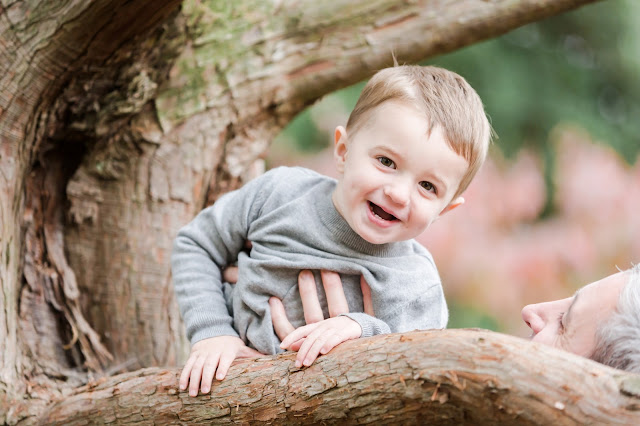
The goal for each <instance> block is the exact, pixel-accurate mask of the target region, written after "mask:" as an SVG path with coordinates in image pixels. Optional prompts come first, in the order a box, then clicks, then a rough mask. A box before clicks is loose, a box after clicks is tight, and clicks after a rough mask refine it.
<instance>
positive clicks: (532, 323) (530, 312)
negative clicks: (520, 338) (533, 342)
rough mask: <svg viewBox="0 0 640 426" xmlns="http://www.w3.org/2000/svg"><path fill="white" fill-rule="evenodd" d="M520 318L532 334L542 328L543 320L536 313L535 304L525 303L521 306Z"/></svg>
mask: <svg viewBox="0 0 640 426" xmlns="http://www.w3.org/2000/svg"><path fill="white" fill-rule="evenodd" d="M522 319H523V320H524V322H525V323H527V325H528V326H529V328H531V331H533V335H534V336H535V335H536V334H538V333H539V332H540V330H542V329H543V328H544V320H543V319H542V317H541V316H540V315H539V314H538V312H537V310H536V305H527V306H525V307H524V308H522Z"/></svg>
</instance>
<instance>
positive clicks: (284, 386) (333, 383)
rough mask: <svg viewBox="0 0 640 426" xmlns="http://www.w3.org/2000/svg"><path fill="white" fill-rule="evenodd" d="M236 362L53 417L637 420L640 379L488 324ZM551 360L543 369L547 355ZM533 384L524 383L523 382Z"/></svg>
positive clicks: (79, 402)
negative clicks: (196, 388) (192, 389)
mask: <svg viewBox="0 0 640 426" xmlns="http://www.w3.org/2000/svg"><path fill="white" fill-rule="evenodd" d="M294 359H295V354H285V355H280V356H278V357H268V358H262V359H257V360H240V361H236V363H235V364H234V366H233V367H232V368H231V370H230V372H229V376H228V377H227V378H226V379H225V380H224V381H222V382H218V384H216V385H215V386H214V387H213V390H212V393H211V394H210V395H200V396H199V397H197V398H191V397H189V396H188V395H187V394H186V393H178V392H177V391H176V386H177V381H178V375H179V371H178V370H163V369H158V368H150V369H145V370H142V371H138V372H135V373H126V374H123V375H121V376H116V377H112V378H109V379H106V380H104V381H101V382H96V383H91V384H89V385H87V386H85V387H83V388H80V389H77V390H76V391H75V392H74V393H73V394H72V395H69V396H67V397H66V398H65V399H64V400H63V401H60V402H58V403H56V404H54V405H53V406H52V407H51V408H50V410H49V411H48V413H46V415H45V417H43V419H42V420H43V421H44V422H46V423H47V424H49V423H51V424H66V425H73V424H85V422H86V419H96V418H100V419H104V420H105V421H117V422H118V423H120V424H129V423H144V424H153V423H155V424H184V423H188V424H211V423H212V422H215V423H216V424H237V423H240V424H264V423H302V422H304V423H312V424H340V425H342V424H441V425H462V424H469V425H485V424H486V425H495V424H519V425H528V424H537V425H583V424H640V376H631V375H627V376H625V375H620V374H619V373H620V372H619V371H617V370H613V369H611V368H608V367H604V366H602V365H599V364H596V363H594V362H592V361H589V360H586V359H584V358H580V357H578V356H574V355H570V354H566V353H563V352H560V351H558V350H555V349H552V348H548V347H545V346H541V345H538V344H533V343H530V342H527V341H524V340H522V339H518V338H515V337H511V336H505V335H501V334H497V333H492V332H489V331H482V330H447V331H421V332H412V333H405V334H396V335H387V336H377V337H374V338H370V339H360V340H356V341H352V342H348V343H345V344H343V345H340V346H339V347H337V348H336V349H335V350H333V351H332V352H331V353H329V354H328V355H326V356H323V357H320V358H319V359H318V360H317V361H316V363H315V364H314V365H312V366H311V367H309V368H305V369H298V368H295V367H294V365H293V363H294ZM541 360H544V365H543V363H542V362H541ZM524 384H526V386H523V385H524Z"/></svg>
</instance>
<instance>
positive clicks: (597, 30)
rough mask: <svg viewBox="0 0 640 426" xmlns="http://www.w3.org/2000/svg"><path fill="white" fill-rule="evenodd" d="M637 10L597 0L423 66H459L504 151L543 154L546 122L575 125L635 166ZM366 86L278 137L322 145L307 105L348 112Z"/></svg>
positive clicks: (639, 126) (331, 99) (630, 1)
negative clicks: (532, 150) (527, 148)
mask: <svg viewBox="0 0 640 426" xmlns="http://www.w3.org/2000/svg"><path fill="white" fill-rule="evenodd" d="M639 15H640V4H638V2H637V1H634V0H619V1H617V2H607V3H596V4H593V5H590V6H588V7H583V8H581V9H579V10H576V11H573V12H570V13H565V14H563V15H560V16H556V17H553V18H549V19H546V20H543V21H540V22H536V23H533V24H529V25H526V26H524V27H521V28H519V29H517V30H514V31H512V32H511V33H509V34H507V35H505V36H502V37H499V38H496V39H492V40H490V41H487V42H484V43H479V44H475V45H472V46H470V47H467V48H464V49H460V50H458V51H456V52H454V53H451V54H448V55H444V56H441V57H439V58H435V59H433V60H430V61H428V62H427V63H429V64H434V65H439V66H443V67H445V68H447V69H451V70H453V71H456V72H458V73H459V74H461V75H463V76H464V77H465V78H466V79H467V80H468V81H469V82H470V83H471V85H472V86H473V87H474V88H475V89H476V90H477V91H478V93H479V94H480V96H481V97H482V99H483V101H484V103H485V106H486V110H487V113H488V114H489V116H490V117H491V120H492V123H493V127H494V129H495V130H496V132H497V134H498V135H499V138H498V139H497V140H496V144H497V146H498V147H499V148H500V149H501V150H502V151H503V153H504V154H505V155H506V156H507V157H509V158H513V156H514V155H515V154H516V153H517V152H518V151H519V149H521V148H522V147H524V146H533V147H535V148H536V149H538V150H540V152H545V151H546V150H548V149H549V148H548V145H549V138H548V135H549V132H550V131H551V129H552V128H553V127H554V126H555V125H556V124H557V123H559V122H573V123H576V124H577V125H579V126H581V127H583V128H584V129H586V130H587V131H588V132H589V133H590V134H591V135H592V136H593V137H595V138H597V139H599V140H602V141H603V143H607V144H610V145H611V146H613V147H614V148H615V149H616V150H617V151H618V152H619V153H620V154H621V155H622V156H623V157H624V158H625V159H626V160H627V161H628V162H629V163H633V162H634V161H635V158H636V155H637V153H638V152H639V151H640V136H639V135H640V121H638V120H635V119H634V117H637V116H638V115H640V84H638V77H637V75H638V70H639V69H640V29H638V26H637V25H636V20H637V17H638V16H639ZM399 60H400V61H402V58H399ZM363 86H364V82H363V83H360V84H357V85H354V86H352V87H349V88H347V89H344V90H341V91H338V92H336V93H334V94H332V95H330V96H328V97H326V98H325V99H324V100H323V101H322V102H320V103H318V104H316V105H315V106H314V107H312V108H310V109H307V110H305V111H304V112H303V113H302V114H300V115H299V116H298V117H297V119H296V120H295V121H294V122H292V123H291V125H290V126H289V127H288V128H287V129H285V131H284V132H283V133H282V135H281V136H280V137H279V138H278V139H277V140H276V144H278V145H280V146H283V145H287V146H289V147H291V148H295V149H297V150H299V151H302V152H314V151H318V150H320V149H322V148H324V147H326V146H327V145H328V143H329V140H330V135H329V137H327V133H326V129H325V128H322V127H320V126H319V125H318V124H317V123H316V120H317V117H316V116H317V114H316V113H315V112H314V109H317V110H320V111H323V110H327V109H329V110H331V109H334V108H335V107H336V105H339V107H338V108H341V109H342V112H343V113H346V114H348V113H349V111H351V109H352V108H353V106H354V105H355V102H356V100H357V97H358V95H359V93H360V91H361V89H362V87H363ZM328 105H330V107H329V108H327V106H328ZM334 111H335V110H334ZM276 149H278V146H276Z"/></svg>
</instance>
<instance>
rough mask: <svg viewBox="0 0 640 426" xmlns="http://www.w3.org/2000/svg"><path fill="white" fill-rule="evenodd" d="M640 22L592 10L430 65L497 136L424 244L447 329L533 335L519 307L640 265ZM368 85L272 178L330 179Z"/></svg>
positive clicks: (630, 3)
mask: <svg viewBox="0 0 640 426" xmlns="http://www.w3.org/2000/svg"><path fill="white" fill-rule="evenodd" d="M638 17H640V2H638V1H637V0H618V1H608V2H602V3H597V4H594V5H590V6H586V7H583V8H582V9H579V10H577V11H575V12H571V13H568V14H564V15H562V16H558V17H554V18H552V19H548V20H546V21H541V22H537V23H535V24H531V25H528V26H525V27H522V28H520V29H518V30H516V31H513V32H511V33H509V34H507V35H505V36H503V37H501V38H498V39H494V40H491V41H487V42H484V43H481V44H477V45H474V46H471V47H468V48H465V49H463V50H460V51H457V52H455V53H452V54H449V55H445V56H441V57H437V58H433V59H432V60H429V61H427V62H425V63H424V64H435V65H439V66H443V67H446V68H448V69H451V70H453V71H456V72H457V73H459V74H461V75H462V76H463V77H465V78H466V79H467V80H468V81H469V83H470V84H471V85H472V86H473V87H474V88H475V89H476V90H477V92H478V93H479V94H480V97H481V98H482V99H483V101H484V103H485V109H486V111H487V114H488V115H489V117H490V119H491V122H492V125H493V127H494V130H495V131H496V133H497V135H498V138H497V139H496V140H495V141H494V144H493V146H492V148H491V152H490V158H489V159H488V161H487V163H486V164H485V165H484V167H483V169H482V170H481V172H480V174H479V175H478V176H477V177H476V179H475V180H474V182H473V183H472V184H471V186H470V187H469V189H468V190H467V191H466V193H465V194H464V195H465V198H466V203H465V204H464V206H463V207H461V208H459V209H456V210H454V211H453V212H451V213H449V214H447V215H445V216H443V218H442V219H441V220H439V221H438V222H436V223H435V224H433V225H432V226H431V227H430V228H429V229H428V230H427V231H426V232H425V233H424V234H423V235H422V236H421V237H420V238H418V239H419V241H420V242H421V243H423V244H424V245H425V246H426V247H427V248H428V249H429V250H430V251H431V253H432V254H433V256H434V258H435V260H436V264H437V265H438V268H439V271H440V275H441V277H442V282H443V284H444V288H445V292H446V295H447V300H448V302H449V307H450V310H451V314H450V323H449V326H450V327H451V328H457V327H482V328H488V329H492V330H496V331H501V332H506V333H510V334H515V335H519V336H526V335H528V334H529V331H528V329H527V328H526V326H525V324H524V323H523V322H522V320H521V317H520V310H521V309H522V307H523V306H524V305H526V304H529V303H537V302H541V301H547V300H552V299H559V298H564V297H568V296H570V295H571V294H572V293H573V292H574V291H575V290H576V289H577V288H579V287H581V286H582V285H584V284H586V283H589V282H592V281H596V280H598V279H600V278H603V277H604V276H606V275H609V274H612V273H614V272H616V270H617V268H622V269H626V268H628V267H629V266H631V264H632V263H637V262H640V217H639V214H640V161H638V157H639V153H640V120H639V118H640V79H639V77H640V76H639V73H640V26H638V25H637V20H638ZM398 60H399V62H400V63H402V58H398ZM363 85H364V82H362V83H360V84H357V85H355V86H352V87H349V88H347V89H344V90H342V91H340V92H336V93H334V94H332V95H330V96H327V97H325V98H324V99H322V100H321V101H320V102H318V103H317V104H315V105H314V106H313V107H311V108H309V109H308V110H306V111H304V112H303V113H302V114H300V115H299V116H298V117H297V118H296V119H295V120H294V121H293V122H292V123H291V124H290V125H289V127H288V128H286V129H285V130H284V131H283V133H282V134H281V135H280V136H279V137H278V138H277V140H276V141H275V142H274V144H273V145H272V148H271V150H270V152H269V154H268V158H267V167H268V168H270V167H275V166H279V165H303V166H306V167H309V168H312V169H315V170H318V171H320V172H321V173H324V174H327V175H332V176H335V170H334V166H333V160H332V157H331V151H330V149H331V146H332V134H333V130H334V128H335V127H336V126H337V125H345V124H346V121H347V117H348V114H349V112H350V111H351V109H352V108H353V106H354V105H355V102H356V100H357V98H358V95H359V93H360V91H361V89H362V87H363Z"/></svg>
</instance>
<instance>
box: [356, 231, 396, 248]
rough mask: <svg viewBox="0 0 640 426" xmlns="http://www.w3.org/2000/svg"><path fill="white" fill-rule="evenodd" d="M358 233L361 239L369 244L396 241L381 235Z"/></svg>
mask: <svg viewBox="0 0 640 426" xmlns="http://www.w3.org/2000/svg"><path fill="white" fill-rule="evenodd" d="M358 235H360V236H361V237H362V239H363V240H365V241H366V242H368V243H371V244H378V245H379V244H388V243H395V242H396V241H398V240H395V239H393V238H390V237H387V236H383V235H362V234H360V233H359V234H358Z"/></svg>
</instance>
